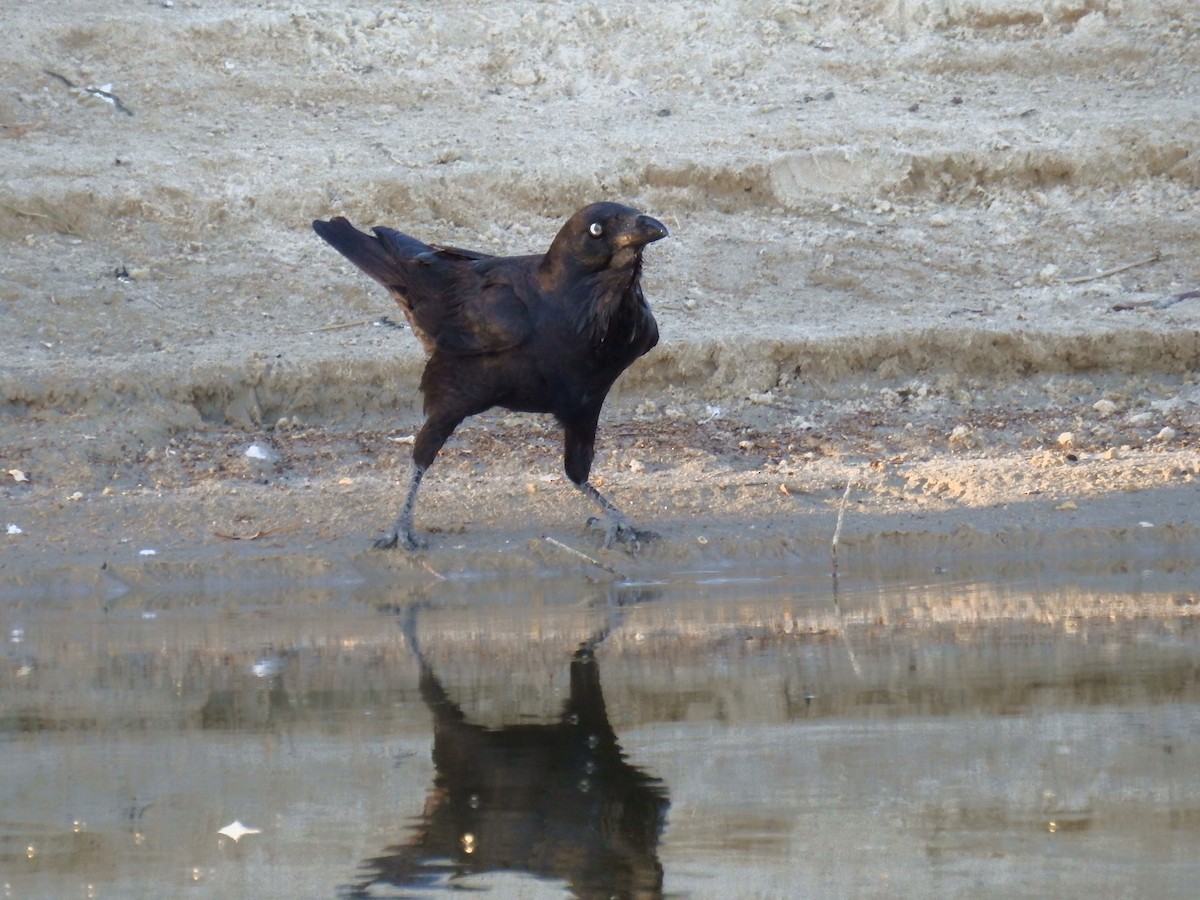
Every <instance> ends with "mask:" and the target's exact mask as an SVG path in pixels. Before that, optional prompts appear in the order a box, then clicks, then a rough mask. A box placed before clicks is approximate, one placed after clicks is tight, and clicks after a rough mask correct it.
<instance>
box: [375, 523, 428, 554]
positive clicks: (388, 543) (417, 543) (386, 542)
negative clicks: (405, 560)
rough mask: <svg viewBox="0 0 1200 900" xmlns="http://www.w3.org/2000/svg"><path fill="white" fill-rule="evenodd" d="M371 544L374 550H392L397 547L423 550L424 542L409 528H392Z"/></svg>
mask: <svg viewBox="0 0 1200 900" xmlns="http://www.w3.org/2000/svg"><path fill="white" fill-rule="evenodd" d="M372 546H374V548H375V549H376V550H394V549H395V548H397V547H400V548H403V549H404V550H423V549H424V548H425V542H424V541H422V540H418V538H417V536H416V535H414V534H413V533H412V531H411V530H408V529H405V530H403V531H402V530H400V529H397V528H393V529H392V530H391V531H388V532H387V533H386V534H384V535H383V537H381V538H379V540H377V541H376V542H375V543H374V544H373V545H372Z"/></svg>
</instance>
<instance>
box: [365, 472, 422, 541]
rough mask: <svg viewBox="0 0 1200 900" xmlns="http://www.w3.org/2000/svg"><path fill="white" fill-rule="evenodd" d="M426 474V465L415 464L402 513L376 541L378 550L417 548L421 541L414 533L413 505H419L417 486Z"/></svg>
mask: <svg viewBox="0 0 1200 900" xmlns="http://www.w3.org/2000/svg"><path fill="white" fill-rule="evenodd" d="M424 475H425V467H423V466H418V465H417V464H416V463H414V464H413V471H412V480H411V481H410V482H409V483H408V497H407V498H406V499H405V501H404V506H403V507H401V509H400V515H398V516H396V521H395V522H393V523H392V527H391V528H390V529H388V530H387V531H386V532H384V534H383V537H381V538H379V540H377V541H376V542H375V549H376V550H390V549H391V548H392V547H396V546H400V547H403V548H404V549H405V550H416V549H418V548H419V547H420V546H421V541H419V540H417V536H416V535H415V534H413V530H412V528H413V507H415V506H416V505H417V488H419V487H420V486H421V478H422V477H423V476H424Z"/></svg>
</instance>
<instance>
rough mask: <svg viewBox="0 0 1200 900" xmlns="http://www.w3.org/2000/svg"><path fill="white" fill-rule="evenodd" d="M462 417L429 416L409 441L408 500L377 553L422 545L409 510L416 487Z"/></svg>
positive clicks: (414, 500) (450, 414) (378, 543)
mask: <svg viewBox="0 0 1200 900" xmlns="http://www.w3.org/2000/svg"><path fill="white" fill-rule="evenodd" d="M466 415H467V414H466V413H460V412H458V411H457V410H456V411H454V412H444V413H442V414H441V415H436V416H431V417H430V418H428V419H426V420H425V424H424V425H422V426H421V430H420V431H418V432H417V439H416V440H415V441H414V442H413V470H412V480H411V481H409V483H408V497H406V498H405V500H404V506H402V507H401V508H400V515H398V516H396V521H395V522H394V523H392V527H391V528H390V529H388V530H387V531H386V532H384V534H383V537H381V538H380V539H379V540H377V541H376V542H375V548H376V549H377V550H390V549H391V548H392V547H397V546H399V547H403V548H404V549H405V550H417V549H419V548H420V547H421V546H422V545H423V542H422V541H419V540H417V536H416V535H415V534H413V508H414V507H415V506H416V505H417V488H419V487H420V486H421V479H422V478H423V477H424V475H425V471H426V470H427V469H428V468H429V467H430V466H431V465H433V460H434V458H435V457H436V456H437V454H438V451H439V450H441V449H442V445H443V444H445V443H446V439H447V438H448V437H450V433H451V432H453V431H454V429H455V428H457V427H458V424H459V423H460V422H461V421H462V420H463V419H464V418H466Z"/></svg>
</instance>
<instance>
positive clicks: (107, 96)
mask: <svg viewBox="0 0 1200 900" xmlns="http://www.w3.org/2000/svg"><path fill="white" fill-rule="evenodd" d="M42 71H43V72H45V73H46V74H47V75H49V76H50V77H51V78H57V79H58V80H59V81H61V82H62V83H63V84H65V85H66V86H67V87H69V88H70V89H71V90H73V91H79V92H80V93H81V94H87V95H88V96H91V97H99V98H100V99H101V100H103V101H104V102H105V103H111V104H112V105H113V106H115V107H116V108H117V109H119V110H120V111H121V112H123V113H125V115H127V116H132V115H133V110H132V109H130V108H129V107H128V106H126V105H125V104H124V103H122V102H121V98H120V97H118V96H117V95H116V94H114V93H113V92H112V91H111V90H109V88H111V87H112V85H111V84H106V85H104V86H103V87H93V86H92V85H90V84H89V85H88V86H87V87H83V86H82V85H78V84H76V83H75V82H73V81H72V80H71V79H70V78H67V77H66V76H65V75H59V74H58V73H57V72H52V71H50V70H49V69H42Z"/></svg>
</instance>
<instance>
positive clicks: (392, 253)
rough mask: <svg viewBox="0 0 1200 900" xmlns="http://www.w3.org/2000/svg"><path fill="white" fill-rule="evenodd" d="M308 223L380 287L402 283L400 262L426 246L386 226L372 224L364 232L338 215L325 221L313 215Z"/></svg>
mask: <svg viewBox="0 0 1200 900" xmlns="http://www.w3.org/2000/svg"><path fill="white" fill-rule="evenodd" d="M312 225H313V231H315V232H316V233H317V234H318V235H320V237H321V238H322V239H323V240H325V242H326V243H328V244H329V245H330V246H331V247H333V249H335V250H337V252H338V253H340V254H342V256H344V257H346V259H348V260H350V262H352V263H354V264H355V265H356V266H358V267H359V268H360V269H362V270H363V271H364V272H366V273H367V274H368V275H370V276H371V277H372V278H374V279H375V280H376V281H378V282H379V283H380V284H382V285H383V286H384V287H394V286H395V285H398V284H403V283H404V270H403V268H402V266H401V264H402V262H403V261H404V260H406V259H412V258H413V257H415V256H417V255H418V254H420V253H423V252H426V251H428V250H429V249H430V248H429V247H428V246H427V245H425V244H422V243H421V242H420V241H418V240H417V239H416V238H411V237H409V236H408V235H406V234H400V232H398V231H393V230H392V229H390V228H376V229H374V231H375V234H374V235H370V234H365V233H364V232H361V231H359V230H358V229H357V228H355V227H354V226H353V225H351V224H350V223H349V222H348V221H347V220H346V219H344V218H342V217H341V216H337V217H336V218H333V219H330V220H329V221H328V222H325V221H322V220H321V219H317V220H316V221H315V222H313V223H312Z"/></svg>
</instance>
